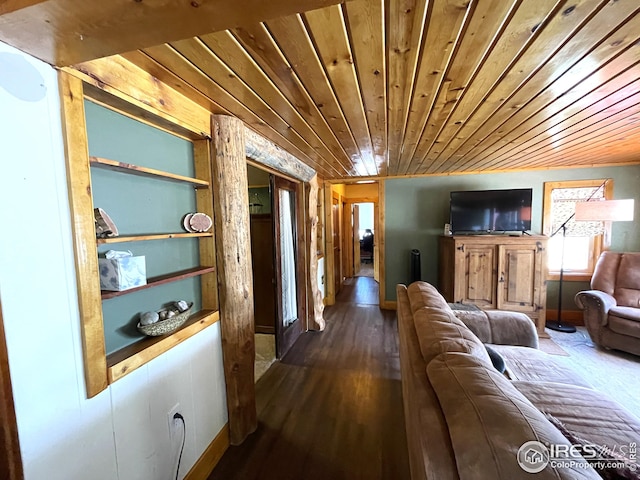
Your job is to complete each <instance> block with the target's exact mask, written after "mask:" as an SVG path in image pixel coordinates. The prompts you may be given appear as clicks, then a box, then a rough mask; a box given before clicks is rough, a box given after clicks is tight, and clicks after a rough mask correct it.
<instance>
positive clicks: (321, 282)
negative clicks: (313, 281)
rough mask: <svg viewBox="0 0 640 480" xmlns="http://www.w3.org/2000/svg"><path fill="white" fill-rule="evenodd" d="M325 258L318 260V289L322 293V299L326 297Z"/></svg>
mask: <svg viewBox="0 0 640 480" xmlns="http://www.w3.org/2000/svg"><path fill="white" fill-rule="evenodd" d="M324 284H325V271H324V257H322V258H320V259H318V289H319V290H320V293H322V298H324V297H326V296H327V295H326V288H325V286H324Z"/></svg>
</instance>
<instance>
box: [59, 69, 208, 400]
mask: <svg viewBox="0 0 640 480" xmlns="http://www.w3.org/2000/svg"><path fill="white" fill-rule="evenodd" d="M60 85H61V93H62V100H63V113H64V119H65V126H66V130H65V142H66V147H67V162H68V177H69V178H68V180H69V190H70V205H71V213H72V218H73V222H72V224H73V228H74V246H75V252H76V270H77V281H78V293H79V307H80V317H81V318H80V321H81V327H82V343H83V350H84V364H85V380H86V386H87V395H88V396H89V397H92V396H94V395H96V394H98V393H99V392H100V391H102V390H104V389H105V388H106V387H107V386H108V385H109V384H110V383H112V382H115V381H117V380H118V379H120V378H122V377H123V376H125V375H127V374H128V373H130V372H132V371H134V370H135V369H137V368H139V367H141V366H143V365H145V364H146V363H147V362H149V361H151V360H153V359H154V358H156V357H158V356H159V355H161V354H163V353H164V352H166V351H167V350H169V349H171V348H173V347H174V346H176V345H178V344H179V343H181V342H183V341H184V340H186V339H188V338H189V337H191V336H193V335H196V334H197V333H198V332H200V331H201V330H203V329H204V328H206V327H208V326H209V325H211V324H213V323H215V322H217V321H218V320H219V314H218V293H217V277H216V275H217V274H216V253H215V234H214V232H213V230H212V231H209V232H203V233H191V232H172V231H171V230H172V229H173V228H172V226H173V225H175V228H176V229H178V228H180V221H181V219H180V218H179V217H180V214H179V210H176V208H181V207H176V208H166V206H167V205H168V206H169V207H173V206H174V201H173V197H172V195H179V196H180V197H179V198H180V199H182V200H180V201H181V202H182V204H184V205H189V206H190V207H192V208H193V209H194V210H193V211H198V212H203V213H206V214H207V215H209V216H211V217H212V218H213V192H212V185H213V182H212V178H211V161H210V148H209V140H208V139H207V138H205V137H204V136H202V134H201V133H200V132H199V131H198V130H197V129H193V130H189V128H188V125H187V124H185V123H181V124H179V125H175V128H168V127H167V118H157V119H156V118H155V116H154V115H156V114H155V113H154V112H153V111H151V110H150V111H148V112H144V114H143V115H142V116H140V112H139V110H140V108H141V107H140V106H136V107H135V108H132V109H130V110H128V109H127V108H128V107H127V104H126V103H125V102H124V101H123V99H122V98H116V97H114V98H113V102H112V103H111V102H110V101H109V100H110V95H108V94H106V93H105V92H101V91H97V90H96V89H95V88H94V87H89V88H87V84H85V83H83V82H82V81H81V80H79V79H77V78H75V77H72V76H70V75H68V74H65V73H61V77H60ZM96 92H97V96H96ZM94 97H95V98H94ZM85 100H88V101H90V102H95V104H97V105H100V107H95V106H94V107H91V109H95V108H102V107H106V108H107V109H108V111H111V112H112V113H108V114H105V117H108V115H113V112H115V113H122V114H124V115H125V116H126V117H129V118H128V119H127V120H126V121H129V122H130V121H131V119H132V118H133V119H134V120H139V121H140V122H141V123H143V124H145V126H143V127H140V128H148V127H154V128H156V129H158V131H157V132H156V131H154V133H152V134H150V135H157V137H158V138H164V137H162V136H163V135H169V136H171V138H173V140H170V141H171V142H175V143H176V144H179V146H180V147H179V148H180V149H181V150H180V151H191V147H192V155H191V154H189V156H188V157H184V158H190V159H191V160H190V161H191V164H190V166H189V165H187V166H185V167H184V168H183V170H185V171H184V172H180V168H178V169H177V171H178V172H179V173H175V172H170V171H167V170H175V169H176V168H177V167H176V168H173V166H172V162H171V161H168V160H167V159H164V160H163V162H164V164H162V163H160V167H161V168H153V167H154V166H156V165H155V157H153V156H152V155H150V154H148V152H147V149H146V148H144V149H142V153H143V154H144V155H142V156H146V159H145V160H144V161H141V163H142V164H141V165H138V164H134V163H129V162H126V161H120V160H118V159H111V158H103V157H102V156H98V155H92V156H89V154H88V152H90V151H91V148H90V146H91V145H90V141H89V135H88V130H87V129H88V127H87V123H86V122H87V118H86V116H85V109H86V108H88V107H85ZM118 117H119V116H118ZM156 120H157V121H156ZM152 130H153V128H152ZM94 131H95V128H94ZM99 133H100V135H98V137H100V136H101V134H102V131H99ZM176 134H177V135H176ZM155 138H156V137H154V139H155ZM176 138H178V140H176ZM118 140H119V138H118ZM131 144H133V142H132V143H131ZM123 145H126V144H123ZM147 145H148V143H147ZM185 145H186V146H185ZM188 145H191V147H189V148H187V146H188ZM121 148H126V147H125V146H122V147H121ZM185 149H186V150H185ZM107 150H109V149H108V148H107ZM160 153H161V154H164V153H165V151H164V150H163V151H161V152H160ZM104 156H105V157H111V156H112V155H109V154H108V153H107V154H106V155H104ZM125 156H126V155H125ZM129 156H130V157H132V158H137V157H135V156H132V155H129ZM116 158H117V157H116ZM170 160H172V159H170ZM136 163H137V162H136ZM167 165H169V168H164V167H166V166H167ZM105 170H106V171H107V172H105ZM99 171H101V172H104V173H102V174H100V175H97V172H99ZM185 172H186V175H185V174H184V173H185ZM105 175H106V177H105ZM114 175H116V176H117V177H114ZM120 175H122V177H119V176H120ZM140 177H144V178H140ZM134 178H139V180H134ZM94 181H95V182H102V184H101V185H98V184H95V185H94V184H93V182H94ZM156 181H159V182H164V183H162V185H166V186H162V187H158V185H160V184H158V183H154V182H156ZM104 182H107V183H104ZM109 182H111V183H109ZM166 182H169V183H166ZM170 184H173V185H175V184H180V185H175V186H171V185H170ZM121 185H122V186H121ZM96 187H100V188H96ZM189 187H192V190H190V189H189ZM145 188H146V189H150V190H149V192H150V194H149V196H150V195H151V194H154V195H160V197H154V198H162V199H163V200H168V203H167V202H165V208H161V207H158V208H157V209H155V211H154V206H155V203H154V201H149V203H148V204H145V206H144V207H140V206H138V205H131V203H134V201H130V204H126V201H127V200H122V197H123V195H124V196H126V195H129V194H131V193H132V192H134V191H136V190H139V191H140V192H146V190H145ZM100 190H101V193H100V192H99V191H100ZM118 190H122V191H118ZM174 192H175V193H174ZM96 195H101V199H100V203H99V204H98V205H94V200H95V199H94V197H95V196H96ZM185 196H186V197H185ZM143 197H144V194H143ZM138 198H141V197H138ZM185 198H187V199H188V200H184V199H185ZM118 201H120V202H121V203H120V204H118V203H117V202H118ZM123 201H124V202H125V203H124V204H123V203H122V202H123ZM114 202H115V203H114ZM185 202H186V203H185ZM97 206H100V207H101V208H103V207H106V210H107V211H109V210H110V209H114V210H116V211H117V212H118V215H119V218H120V220H122V223H124V224H125V225H126V227H125V228H124V229H121V230H123V231H124V232H126V233H123V235H122V236H116V237H110V238H96V233H95V228H94V213H93V210H94V207H97ZM184 213H188V211H185V212H184ZM129 214H130V215H134V216H133V217H131V218H126V217H127V216H128V215H129ZM135 215H138V217H135ZM123 216H124V218H123ZM143 217H144V218H143ZM112 218H113V217H112ZM156 219H158V220H157V222H158V223H157V224H152V225H150V222H151V223H153V222H156ZM116 225H118V222H117V221H116ZM149 225H150V226H149ZM136 227H139V229H140V230H142V231H149V232H154V230H156V229H157V230H160V233H137V232H135V230H136ZM167 227H168V228H167ZM119 229H120V227H119ZM163 230H165V232H163ZM166 230H169V231H168V232H166ZM132 231H133V233H132ZM127 242H129V243H131V247H128V248H130V249H131V250H132V251H135V252H136V255H145V252H147V251H148V256H146V262H147V265H146V266H147V274H149V270H150V268H149V267H151V270H152V271H153V273H154V275H151V276H149V277H148V278H147V279H146V285H142V286H139V287H135V288H131V289H127V290H123V291H101V290H100V286H99V281H98V279H99V273H98V272H99V269H98V253H99V252H101V251H104V250H100V248H101V247H103V248H104V246H111V245H114V246H116V245H117V244H121V243H127ZM185 242H186V243H185ZM194 242H195V243H194ZM165 252H166V255H165ZM185 252H186V253H185ZM165 257H166V258H167V259H171V260H170V261H169V260H167V261H165V262H164V263H162V261H163V259H165ZM193 262H195V263H197V265H195V266H194V265H193ZM181 267H182V268H181ZM185 282H186V283H185ZM194 289H195V290H194ZM154 292H155V293H154ZM184 292H193V298H191V297H186V296H184ZM180 295H182V297H181V296H180ZM178 299H186V300H188V301H195V303H196V304H197V305H198V308H197V311H196V312H195V313H193V314H192V315H191V317H190V318H189V319H188V320H187V322H185V323H184V324H183V325H182V326H181V327H180V328H179V329H178V330H176V331H174V332H173V333H170V334H167V335H164V336H160V337H146V336H144V335H142V334H139V332H137V330H136V328H135V323H137V314H138V313H139V312H142V311H148V310H156V309H159V308H160V307H161V306H162V305H161V304H159V303H164V302H167V301H170V300H178ZM161 301H162V302H161ZM114 302H115V303H114ZM123 302H124V303H123ZM127 309H128V310H127ZM114 312H116V313H115V316H114ZM121 312H123V313H121ZM106 316H108V317H109V321H108V322H107V317H106ZM107 327H108V328H107ZM114 328H115V329H116V330H117V331H125V330H126V331H127V336H126V337H123V338H125V339H127V340H126V342H124V343H122V345H120V344H119V343H117V342H115V343H114V340H113V338H115V339H116V340H118V339H119V338H121V337H118V336H117V334H111V335H112V340H111V342H112V345H116V347H115V348H113V347H112V348H107V341H106V334H107V330H108V331H109V332H111V331H114V330H113V329H114ZM113 335H116V336H115V337H113Z"/></svg>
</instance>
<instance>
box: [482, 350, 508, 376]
mask: <svg viewBox="0 0 640 480" xmlns="http://www.w3.org/2000/svg"><path fill="white" fill-rule="evenodd" d="M484 348H486V349H487V353H488V354H489V358H490V359H491V363H492V364H493V366H494V367H495V369H496V370H498V371H499V372H500V373H504V371H505V370H506V369H507V365H506V363H505V362H504V358H503V357H502V355H500V354H499V353H498V352H496V351H495V350H494V349H493V348H491V347H490V346H489V345H487V344H486V343H485V344H484Z"/></svg>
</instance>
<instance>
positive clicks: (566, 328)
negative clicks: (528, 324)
mask: <svg viewBox="0 0 640 480" xmlns="http://www.w3.org/2000/svg"><path fill="white" fill-rule="evenodd" d="M545 327H547V328H550V329H551V330H555V331H556V332H564V333H573V332H575V331H576V327H574V326H573V325H565V324H563V323H560V322H552V321H548V322H547V323H546V324H545Z"/></svg>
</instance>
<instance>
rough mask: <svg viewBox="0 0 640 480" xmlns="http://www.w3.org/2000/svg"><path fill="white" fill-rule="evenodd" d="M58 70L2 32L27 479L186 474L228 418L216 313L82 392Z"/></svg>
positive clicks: (6, 250) (4, 207)
mask: <svg viewBox="0 0 640 480" xmlns="http://www.w3.org/2000/svg"><path fill="white" fill-rule="evenodd" d="M61 135H62V133H61V120H60V102H59V97H58V86H57V77H56V72H55V71H54V70H53V69H52V68H51V67H49V66H48V65H46V64H44V63H42V62H40V61H38V60H36V59H34V58H33V57H30V56H28V55H24V54H22V53H20V52H18V51H17V50H15V49H13V48H11V47H9V46H7V45H5V44H3V43H0V225H2V227H1V228H2V234H1V235H0V296H1V299H2V309H3V315H4V323H5V330H6V337H7V348H8V351H9V365H10V371H11V377H12V383H13V394H14V401H15V407H16V416H17V422H18V433H19V438H20V446H21V451H22V459H23V463H24V471H25V478H26V479H27V480H42V479H46V480H57V479H59V480H74V479H79V480H86V479H91V480H100V479H105V480H114V479H117V480H136V479H139V480H163V479H167V480H168V479H171V478H175V471H173V468H174V463H175V452H176V451H177V447H178V443H179V442H178V441H177V440H179V438H178V439H174V442H173V443H174V445H172V442H170V440H169V427H168V421H167V413H168V412H169V410H171V408H172V407H173V406H174V405H175V404H176V403H179V404H180V406H181V412H182V414H183V415H184V417H185V419H186V424H187V432H186V433H187V436H186V446H185V452H184V454H183V458H182V466H181V469H180V478H182V477H183V476H184V475H185V474H186V473H187V472H188V471H189V469H190V468H191V467H192V466H193V464H194V463H195V461H196V460H197V459H198V458H199V457H200V455H201V454H202V453H203V451H204V450H205V448H206V447H207V446H208V445H209V444H210V443H211V441H212V440H213V439H214V438H215V436H216V435H217V434H218V432H219V431H220V430H221V429H222V427H223V426H224V425H225V423H226V422H227V409H226V403H225V385H224V374H223V366H222V350H221V342H220V326H219V323H217V324H215V325H213V326H211V327H209V328H207V329H206V330H204V331H203V332H201V333H199V334H198V335H196V336H195V337H192V338H190V339H189V340H187V341H185V342H184V343H182V344H180V345H178V346H177V347H175V348H173V349H172V350H170V351H169V352H167V353H165V354H164V355H162V356H161V357H159V358H157V359H155V360H154V361H152V362H150V363H149V364H147V365H145V366H144V367H142V368H140V369H138V370H136V371H134V372H132V373H131V374H129V375H128V376H126V377H124V378H123V379H122V380H119V381H118V382H116V383H115V384H114V385H112V386H111V387H110V388H108V389H107V390H105V391H104V392H102V393H101V394H99V395H98V396H96V397H94V398H92V399H87V398H86V394H85V386H84V373H83V363H82V347H81V341H80V322H79V313H78V305H77V292H76V286H75V268H74V257H73V244H72V237H71V224H70V216H69V205H68V197H67V186H66V171H65V160H64V150H63V144H62V137H61Z"/></svg>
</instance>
